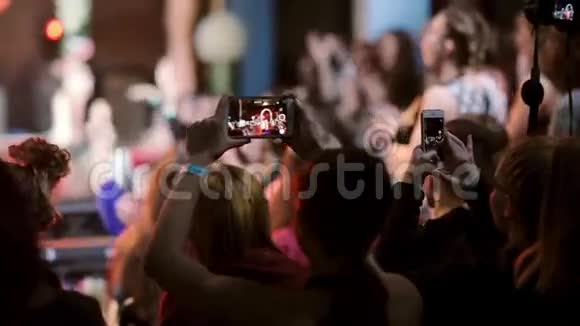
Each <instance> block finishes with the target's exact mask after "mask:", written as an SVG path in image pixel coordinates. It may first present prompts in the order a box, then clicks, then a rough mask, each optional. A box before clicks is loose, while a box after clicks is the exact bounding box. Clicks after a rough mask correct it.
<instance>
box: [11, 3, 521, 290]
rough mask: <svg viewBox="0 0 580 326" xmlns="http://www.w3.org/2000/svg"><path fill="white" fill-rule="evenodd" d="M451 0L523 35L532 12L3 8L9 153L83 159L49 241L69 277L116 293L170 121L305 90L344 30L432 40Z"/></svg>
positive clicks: (61, 197)
mask: <svg viewBox="0 0 580 326" xmlns="http://www.w3.org/2000/svg"><path fill="white" fill-rule="evenodd" d="M450 2H465V3H471V4H472V5H473V6H477V7H478V8H480V10H481V11H482V12H483V13H484V15H485V16H486V18H487V19H488V20H489V22H490V23H492V25H493V26H494V27H495V28H496V29H497V30H498V31H501V30H502V29H504V30H506V31H511V30H512V29H513V26H512V25H513V21H514V17H515V16H516V13H517V11H518V10H519V9H520V6H521V2H520V1H503V0H501V1H500V0H481V1H476V0H471V1H468V0H462V1H460V0H457V1H451V0H42V1H41V0H0V142H1V143H2V146H0V148H1V150H2V152H1V153H0V155H2V157H3V158H6V153H5V150H6V148H7V146H8V145H9V144H13V143H17V142H19V141H21V140H23V139H25V138H27V137H29V136H30V135H39V136H42V137H46V138H48V140H49V141H52V142H55V143H57V144H59V145H60V146H63V147H65V148H67V149H68V150H69V151H70V152H71V154H72V156H73V162H72V165H73V169H72V171H73V172H72V175H71V176H69V177H68V178H67V179H66V180H65V181H64V182H63V183H62V184H61V185H59V187H58V189H57V191H56V193H55V198H54V200H55V201H56V202H57V203H58V204H59V208H60V210H61V211H62V212H63V214H64V215H65V220H64V222H63V223H61V224H60V225H58V226H57V227H55V228H54V229H53V230H51V231H50V234H48V235H46V237H45V238H46V241H45V244H44V247H45V256H46V258H47V259H48V260H49V261H50V262H52V264H53V265H54V266H55V268H56V270H57V271H59V273H60V275H61V277H62V279H63V280H64V281H65V283H67V284H69V285H70V286H71V287H77V288H79V289H81V290H83V291H84V292H86V293H89V294H94V295H95V296H100V297H104V296H105V292H106V291H104V288H105V287H106V286H107V285H106V283H105V281H104V280H105V278H106V277H105V276H106V271H107V268H106V266H107V261H108V259H109V258H110V257H111V255H113V254H114V252H112V249H111V246H112V244H113V243H114V241H115V236H117V235H119V234H120V233H121V232H122V231H123V229H124V228H125V226H126V224H127V223H129V222H127V221H130V220H131V218H132V217H131V216H123V212H124V211H125V212H126V211H131V212H132V213H130V214H128V215H136V214H138V213H134V212H133V211H134V210H133V209H130V208H131V207H134V206H132V205H136V203H137V204H138V203H139V201H140V200H143V198H144V197H145V193H146V192H147V189H146V186H145V185H144V182H143V181H142V179H143V178H145V177H146V176H148V175H149V173H150V167H151V165H152V164H153V163H155V162H157V161H159V160H160V159H162V158H163V157H164V155H165V154H166V153H167V152H168V151H169V150H170V149H171V147H172V146H173V140H174V139H173V138H174V136H175V131H174V130H172V129H171V126H169V127H168V125H167V123H166V120H167V119H168V118H169V119H173V118H177V119H178V120H180V121H182V122H189V121H193V120H195V119H197V118H199V117H200V116H204V115H205V116H207V115H208V112H211V109H212V108H213V106H214V103H215V95H218V94H223V93H230V94H235V95H240V96H257V95H263V94H267V93H269V92H272V91H276V90H283V89H288V88H290V87H294V86H296V85H298V84H299V83H300V77H299V76H300V75H299V73H298V71H299V69H298V63H299V62H300V61H301V59H302V56H303V54H304V53H305V52H306V47H305V41H304V40H305V37H306V35H307V33H308V32H311V31H316V32H320V33H333V34H336V35H338V36H339V37H340V38H341V40H342V41H343V42H345V43H347V44H351V43H353V42H374V41H377V40H378V39H380V38H381V36H382V35H383V33H385V32H386V31H389V30H403V31H406V32H408V33H409V34H410V35H411V36H412V37H413V38H414V39H415V40H418V38H419V37H420V35H421V32H422V30H423V28H424V26H425V24H426V23H427V22H428V21H429V19H430V18H431V17H432V16H433V14H434V13H436V12H437V11H438V10H440V9H441V8H443V7H445V6H446V5H448V4H449V3H450ZM506 33H511V32H506ZM512 50H513V49H512ZM509 52H510V47H509V46H506V47H505V53H509ZM512 52H513V51H512ZM514 56H515V54H514ZM417 58H419V56H418V55H417ZM417 60H418V61H419V59H417ZM508 62H509V61H508ZM500 66H501V64H500ZM209 114H210V113H209ZM172 131H173V133H172ZM128 189H131V197H130V198H128V199H127V200H125V197H124V196H125V195H126V194H127V193H128ZM112 199H115V200H116V202H115V204H114V205H116V206H114V207H111V206H110V205H113V204H111V203H109V202H108V201H107V200H112ZM119 203H121V204H119ZM119 205H121V206H119ZM122 205H127V207H129V208H127V207H124V206H122ZM110 211H115V212H116V213H115V214H112V215H111V214H109V213H108V212H110ZM102 300H105V299H102Z"/></svg>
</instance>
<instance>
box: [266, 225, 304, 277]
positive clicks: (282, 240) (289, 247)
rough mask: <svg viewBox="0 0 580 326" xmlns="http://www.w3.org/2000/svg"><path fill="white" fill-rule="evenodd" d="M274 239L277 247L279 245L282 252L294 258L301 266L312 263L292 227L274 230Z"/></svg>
mask: <svg viewBox="0 0 580 326" xmlns="http://www.w3.org/2000/svg"><path fill="white" fill-rule="evenodd" d="M272 241H273V242H274V244H275V245H276V247H278V249H279V250H280V251H282V253H284V254H285V255H286V256H287V257H288V258H290V259H292V260H293V261H295V262H296V263H298V264H299V265H300V266H302V267H304V268H308V266H309V265H310V264H309V262H308V258H307V257H306V255H305V254H304V252H303V251H302V248H301V247H300V244H298V239H297V238H296V234H295V233H294V230H293V229H292V228H291V227H286V228H283V229H279V230H276V231H274V232H272Z"/></svg>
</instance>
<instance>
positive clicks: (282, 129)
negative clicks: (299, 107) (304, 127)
mask: <svg viewBox="0 0 580 326" xmlns="http://www.w3.org/2000/svg"><path fill="white" fill-rule="evenodd" d="M295 101H296V99H295V98H294V97H292V96H284V97H232V98H231V99H230V105H229V108H230V109H229V110H230V111H229V113H228V119H227V122H226V123H227V130H228V136H229V137H230V138H236V139H255V138H289V137H291V136H292V131H293V127H294V111H293V109H294V104H295Z"/></svg>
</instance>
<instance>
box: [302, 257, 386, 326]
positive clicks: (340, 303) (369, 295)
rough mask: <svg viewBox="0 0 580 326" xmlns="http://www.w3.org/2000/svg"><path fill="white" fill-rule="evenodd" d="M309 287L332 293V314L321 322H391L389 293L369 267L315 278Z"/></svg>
mask: <svg viewBox="0 0 580 326" xmlns="http://www.w3.org/2000/svg"><path fill="white" fill-rule="evenodd" d="M306 288H307V289H322V290H325V291H328V292H330V293H331V294H332V302H331V307H330V311H329V315H328V316H327V317H326V318H323V320H321V321H320V322H319V323H318V325H321V326H327V325H328V326H330V325H332V326H338V325H388V318H387V316H386V314H385V307H386V305H387V300H388V292H387V290H386V289H385V288H384V286H383V284H382V283H381V281H380V280H379V279H378V276H377V275H376V273H375V272H373V271H371V270H370V268H361V270H360V271H357V272H353V273H352V274H349V275H344V276H337V275H333V276H325V277H322V276H317V277H312V278H310V279H309V280H308V282H307V283H306Z"/></svg>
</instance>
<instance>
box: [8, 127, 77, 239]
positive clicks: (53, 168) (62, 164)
mask: <svg viewBox="0 0 580 326" xmlns="http://www.w3.org/2000/svg"><path fill="white" fill-rule="evenodd" d="M9 154H10V157H11V158H12V159H13V160H14V161H15V163H6V162H4V164H6V166H7V167H8V168H9V169H10V171H11V173H12V176H13V177H14V178H15V179H16V180H17V187H16V188H15V189H14V191H17V192H18V193H19V194H20V195H21V196H22V197H23V200H26V201H27V202H28V204H27V205H26V206H25V207H26V209H27V212H26V213H27V214H30V215H31V216H35V218H36V219H37V226H38V229H39V231H40V230H44V229H45V228H46V227H48V226H49V225H50V224H52V223H54V222H55V221H57V220H58V219H59V218H60V214H59V213H58V212H57V211H56V210H55V209H54V207H53V206H52V204H51V202H50V191H52V190H53V189H54V187H55V186H56V185H57V183H58V182H59V181H60V180H61V179H62V178H63V177H65V176H66V175H68V174H69V172H70V167H69V163H70V153H69V152H68V151H67V150H64V149H61V148H59V147H58V146H56V145H54V144H50V143H48V142H46V140H44V139H42V138H29V139H27V140H26V141H24V142H23V143H21V144H19V145H13V146H10V148H9Z"/></svg>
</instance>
